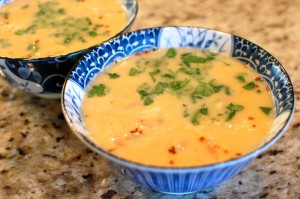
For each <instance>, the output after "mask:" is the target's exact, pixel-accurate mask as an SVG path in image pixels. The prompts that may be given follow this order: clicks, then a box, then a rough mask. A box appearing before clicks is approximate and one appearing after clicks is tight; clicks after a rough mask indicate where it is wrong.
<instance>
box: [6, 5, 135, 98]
mask: <svg viewBox="0 0 300 199" xmlns="http://www.w3.org/2000/svg"><path fill="white" fill-rule="evenodd" d="M119 1H120V3H121V5H122V6H123V8H124V9H125V11H126V13H127V24H126V26H124V27H123V29H122V30H121V31H120V32H118V33H116V34H115V35H114V36H118V35H120V34H122V33H125V32H127V31H128V29H129V28H130V27H131V25H132V24H133V22H134V20H135V18H136V15H137V12H138V4H137V1H136V0H119ZM10 2H11V0H4V1H0V7H1V6H4V5H5V4H7V3H10ZM100 6H101V5H100ZM99 43H101V41H99ZM96 45H98V43H95V45H93V46H91V47H89V48H87V49H82V50H79V51H76V52H70V53H68V54H63V55H58V56H53V57H45V58H35V59H22V58H9V57H2V56H1V55H0V76H1V77H2V78H3V79H4V80H5V81H7V82H8V83H9V84H10V85H12V86H13V87H16V88H18V89H21V90H23V91H25V92H30V93H33V94H35V95H37V96H40V97H44V98H59V97H60V96H61V90H62V86H63V83H64V81H65V78H66V76H67V74H68V73H69V72H70V70H71V68H72V67H73V66H74V65H75V63H76V62H77V61H78V59H79V58H80V57H81V56H82V55H84V54H85V53H86V52H87V51H89V50H90V49H91V48H94V47H95V46H96Z"/></svg>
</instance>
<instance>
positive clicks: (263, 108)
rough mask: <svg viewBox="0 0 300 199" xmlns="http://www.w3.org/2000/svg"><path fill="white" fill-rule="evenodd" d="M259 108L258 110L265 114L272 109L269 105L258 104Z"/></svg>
mask: <svg viewBox="0 0 300 199" xmlns="http://www.w3.org/2000/svg"><path fill="white" fill-rule="evenodd" d="M259 108H260V110H262V112H264V113H265V114H266V115H269V114H270V112H271V110H272V108H271V107H265V106H260V107H259Z"/></svg>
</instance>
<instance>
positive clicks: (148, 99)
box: [144, 97, 153, 106]
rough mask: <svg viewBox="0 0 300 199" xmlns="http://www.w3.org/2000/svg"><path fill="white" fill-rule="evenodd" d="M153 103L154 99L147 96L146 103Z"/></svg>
mask: <svg viewBox="0 0 300 199" xmlns="http://www.w3.org/2000/svg"><path fill="white" fill-rule="evenodd" d="M152 103H153V100H152V99H151V98H150V97H146V98H145V100H144V105H146V106H148V105H150V104H152Z"/></svg>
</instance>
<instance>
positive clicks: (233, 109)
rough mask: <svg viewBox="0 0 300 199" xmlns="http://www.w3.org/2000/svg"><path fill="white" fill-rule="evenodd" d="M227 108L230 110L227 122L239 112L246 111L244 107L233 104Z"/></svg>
mask: <svg viewBox="0 0 300 199" xmlns="http://www.w3.org/2000/svg"><path fill="white" fill-rule="evenodd" d="M226 108H227V109H228V110H229V114H228V116H227V119H226V121H230V120H231V119H232V118H233V117H234V116H235V114H236V113H237V112H238V111H242V110H244V106H242V105H238V104H233V103H230V104H229V105H228V106H227V107H226Z"/></svg>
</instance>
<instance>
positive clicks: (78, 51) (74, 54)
mask: <svg viewBox="0 0 300 199" xmlns="http://www.w3.org/2000/svg"><path fill="white" fill-rule="evenodd" d="M132 1H134V2H135V12H134V13H133V16H132V18H130V20H128V21H127V23H126V25H125V26H124V27H123V28H122V29H121V30H120V31H119V32H117V33H116V34H114V35H113V36H111V37H110V38H108V39H105V40H103V41H101V42H99V41H98V42H96V43H95V44H94V45H92V46H89V47H87V48H84V49H79V50H76V51H73V52H69V53H64V54H60V55H54V56H46V57H38V58H21V57H15V58H13V57H7V56H1V55H0V59H7V60H16V61H32V62H37V61H47V60H53V59H60V58H62V57H69V56H76V55H78V54H81V53H84V54H85V53H87V52H89V51H91V50H92V49H94V48H96V47H97V46H98V45H100V44H102V43H105V42H107V41H109V40H110V39H112V38H115V37H118V36H120V35H122V33H124V31H126V30H128V29H129V28H130V27H131V26H132V25H133V23H134V21H135V19H136V17H137V14H138V10H139V4H138V0H132ZM118 2H119V3H120V1H118ZM0 7H1V6H0ZM121 7H123V8H124V10H125V11H126V12H127V9H126V8H125V6H123V4H121ZM127 16H129V15H128V13H127ZM75 65H76V64H75Z"/></svg>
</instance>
